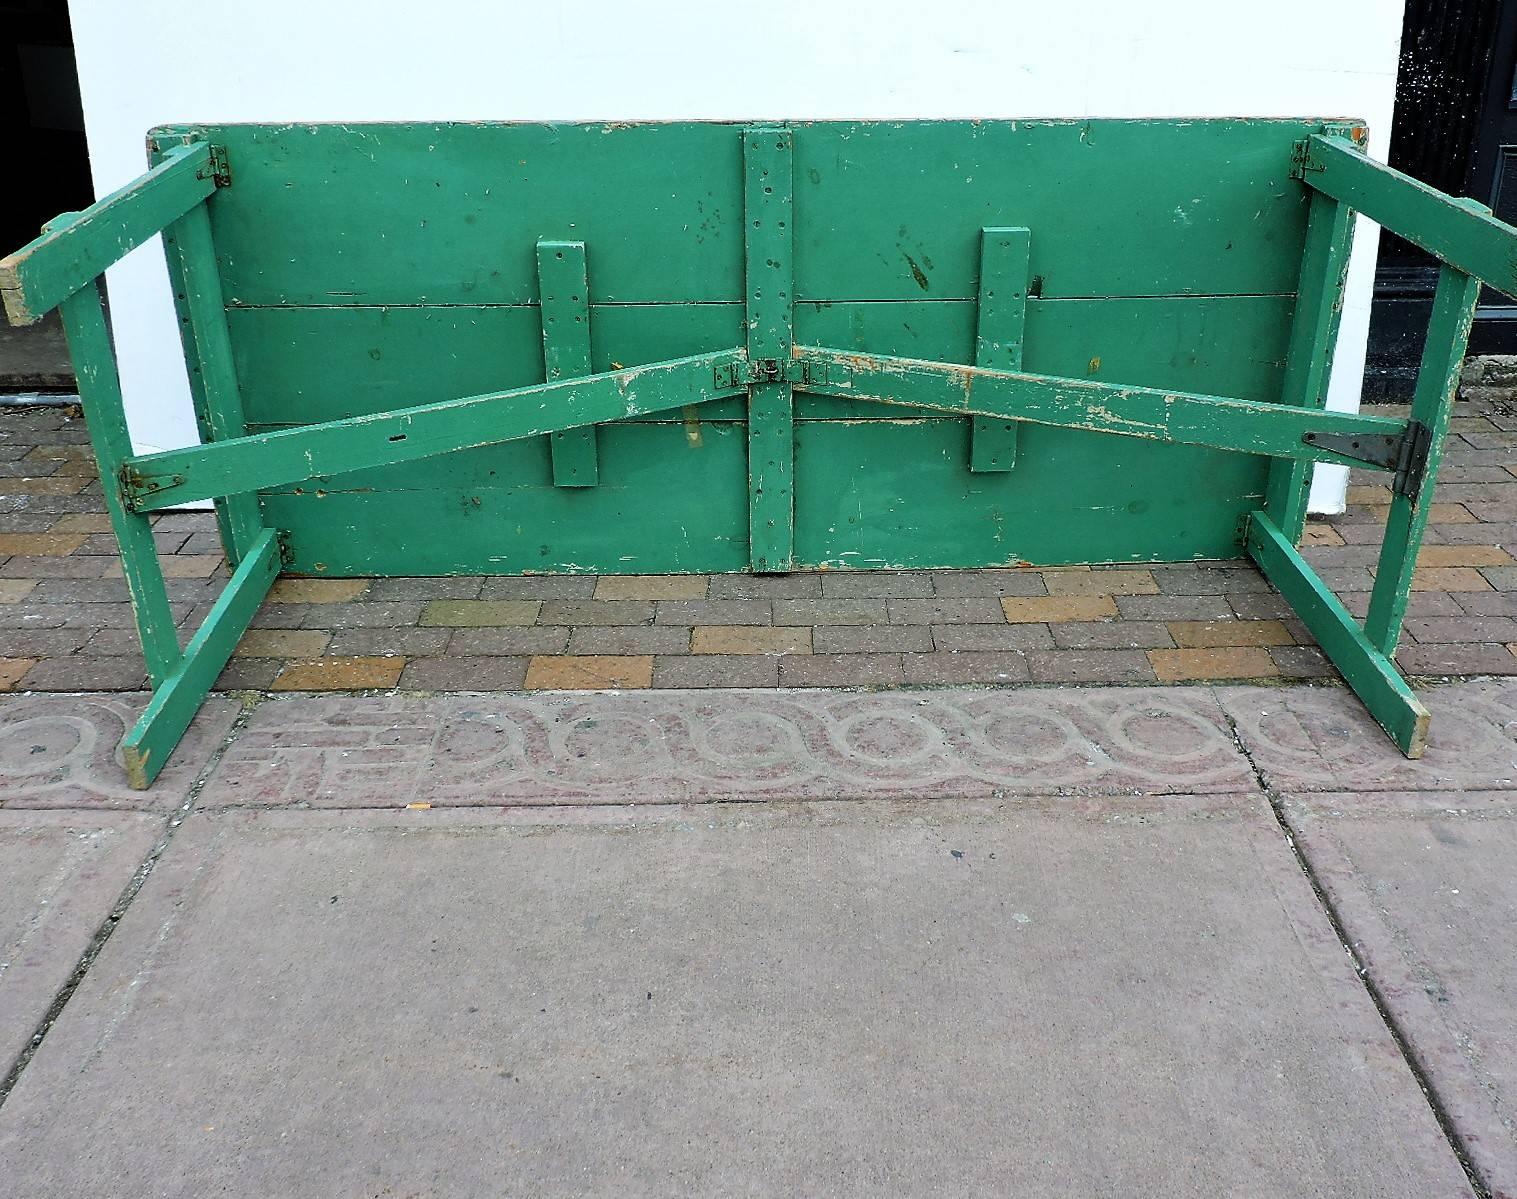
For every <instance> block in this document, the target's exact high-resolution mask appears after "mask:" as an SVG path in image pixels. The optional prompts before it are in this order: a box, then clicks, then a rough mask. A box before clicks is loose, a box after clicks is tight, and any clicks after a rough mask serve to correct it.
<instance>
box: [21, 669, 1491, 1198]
mask: <svg viewBox="0 0 1517 1199" xmlns="http://www.w3.org/2000/svg"><path fill="white" fill-rule="evenodd" d="M1428 699H1429V703H1430V706H1431V707H1432V709H1433V711H1434V724H1433V743H1432V748H1431V749H1430V751H1429V753H1428V755H1427V757H1425V758H1424V759H1423V760H1422V761H1420V762H1417V763H1408V762H1406V761H1405V760H1404V759H1402V758H1401V757H1400V756H1399V754H1397V753H1396V752H1395V750H1394V749H1393V748H1391V747H1390V746H1389V744H1388V743H1387V742H1385V741H1384V740H1383V738H1382V736H1381V735H1380V734H1379V732H1378V730H1376V729H1375V728H1374V727H1373V725H1371V724H1370V723H1369V721H1368V719H1367V718H1366V717H1365V716H1364V715H1363V712H1362V709H1361V708H1359V706H1358V705H1357V703H1356V702H1355V701H1354V699H1353V697H1352V696H1351V695H1349V694H1348V693H1346V692H1345V691H1343V690H1342V689H1339V688H1334V687H1312V688H1307V687H1284V688H1282V687H1274V688H1268V687H1217V688H1203V687H1190V688H1157V687H1151V688H1114V689H1110V688H1109V689H1079V688H1056V689H1052V688H1051V689H1036V688H1029V689H1018V690H994V691H979V690H951V689H950V690H938V691H931V692H882V693H874V694H865V693H859V692H836V691H820V690H813V691H804V692H795V691H788V692H787V691H762V692H741V691H725V692H724V691H711V692H703V693H688V692H675V691H669V692H646V693H641V694H627V693H620V694H617V693H599V694H592V693H574V694H558V695H552V694H543V695H537V696H531V695H522V694H510V695H506V694H479V695H439V696H405V695H394V696H380V697H367V698H366V697H356V696H330V695H328V696H319V695H310V696H308V695H291V696H283V697H277V698H271V699H266V700H263V701H262V702H261V703H258V704H257V705H256V706H255V707H252V708H251V709H249V710H241V709H240V708H239V706H238V705H237V703H236V702H234V701H233V700H232V699H230V698H218V699H216V700H215V701H214V702H213V703H212V704H210V705H208V706H207V708H206V710H205V711H204V712H203V713H202V714H201V717H200V718H199V720H198V721H197V724H196V726H195V728H194V729H193V730H192V733H191V736H190V737H189V738H188V739H187V741H186V743H185V747H184V750H183V751H182V752H181V755H180V757H179V758H178V759H176V762H175V764H174V766H173V767H172V769H171V771H170V772H168V773H166V774H165V776H164V778H163V780H162V781H161V783H160V786H159V787H157V788H155V789H154V790H153V791H150V792H147V793H136V792H130V791H127V790H125V788H124V787H123V786H122V785H121V780H120V777H119V773H118V772H117V771H116V769H115V768H114V766H113V763H112V762H111V761H110V755H109V749H110V747H111V746H112V745H114V743H115V739H116V738H117V737H119V735H120V730H121V727H122V725H123V723H124V722H125V721H126V720H128V719H129V718H130V716H131V714H132V711H133V710H134V708H135V706H136V705H138V704H140V702H141V700H140V698H136V697H129V696H120V695H113V696H105V697H102V696H82V697H75V696H21V695H18V696H14V697H9V698H5V699H0V830H3V833H0V872H3V873H4V875H5V877H6V878H7V880H8V881H13V885H11V886H8V887H6V888H4V889H0V938H3V940H0V944H3V945H4V946H5V950H4V957H3V959H0V961H3V968H0V1069H4V1068H5V1067H6V1066H7V1065H8V1064H9V1063H11V1062H14V1063H15V1066H14V1067H12V1068H11V1069H10V1072H9V1076H8V1077H7V1079H6V1081H5V1084H4V1097H3V1102H0V1180H4V1181H3V1182H0V1193H6V1194H11V1193H14V1194H17V1195H27V1196H31V1195H49V1196H51V1195H140V1194H154V1195H176V1196H177V1195H185V1196H190V1195H194V1196H201V1195H205V1194H208V1193H226V1194H237V1195H242V1194H247V1195H312V1196H316V1195H321V1196H331V1195H342V1196H347V1195H354V1196H357V1195H390V1194H394V1195H474V1194H480V1195H504V1194H532V1195H559V1194H563V1195H571V1194H618V1195H623V1194H639V1195H643V1194H646V1195H668V1194H693V1195H708V1194H764V1195H767V1194H777V1195H790V1194H840V1195H898V1194H899V1195H940V1194H941V1195H963V1194H1016V1195H1064V1194H1071V1193H1082V1194H1109V1195H1128V1194H1162V1195H1215V1194H1248V1195H1364V1196H1371V1195H1373V1196H1403V1195H1404V1196H1430V1195H1474V1194H1482V1193H1485V1194H1514V1193H1517V1136H1514V1133H1513V1115H1512V1113H1513V1105H1514V1103H1517V1033H1514V1030H1513V1023H1512V1021H1511V1019H1510V1011H1511V1010H1512V1002H1513V999H1514V998H1517V996H1514V990H1517V985H1514V984H1517V966H1514V960H1517V959H1514V955H1513V949H1514V945H1517V933H1514V932H1513V931H1512V930H1513V929H1514V928H1517V922H1514V921H1513V916H1514V915H1517V882H1514V880H1513V872H1512V871H1511V869H1510V863H1511V860H1512V850H1513V842H1514V836H1513V830H1514V824H1513V819H1514V816H1517V745H1514V742H1517V716H1514V709H1517V683H1513V682H1509V681H1504V680H1496V681H1490V680H1486V681H1479V680H1477V681H1473V682H1467V683H1461V684H1453V685H1450V686H1447V687H1443V688H1439V689H1435V690H1433V691H1431V692H1429V693H1428ZM734 801H744V802H734ZM760 801H761V802H760ZM1361 967H1362V969H1363V974H1362V975H1361Z"/></svg>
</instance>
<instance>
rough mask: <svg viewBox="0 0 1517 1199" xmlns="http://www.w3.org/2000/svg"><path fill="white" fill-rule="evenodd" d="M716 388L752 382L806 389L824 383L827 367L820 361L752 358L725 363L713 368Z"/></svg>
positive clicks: (744, 385) (749, 384) (723, 388)
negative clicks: (782, 384)
mask: <svg viewBox="0 0 1517 1199" xmlns="http://www.w3.org/2000/svg"><path fill="white" fill-rule="evenodd" d="M712 374H713V378H714V380H715V382H716V386H717V387H718V388H720V389H722V390H724V391H728V390H731V389H732V388H735V387H748V386H751V385H753V384H755V383H790V384H793V385H794V386H797V387H806V386H808V385H811V384H815V383H825V382H826V381H827V366H826V364H825V363H821V362H798V361H796V360H795V359H793V358H785V359H781V358H751V359H748V360H746V361H743V362H724V363H722V365H720V366H718V367H715V368H713V371H712Z"/></svg>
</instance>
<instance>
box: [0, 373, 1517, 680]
mask: <svg viewBox="0 0 1517 1199" xmlns="http://www.w3.org/2000/svg"><path fill="white" fill-rule="evenodd" d="M1434 499H1435V503H1434V506H1433V509H1432V520H1431V522H1430V524H1429V527H1428V532H1427V538H1426V543H1425V545H1424V548H1423V551H1422V557H1421V560H1420V564H1419V568H1418V571H1417V575H1416V579H1415V582H1414V589H1415V594H1414V595H1413V598H1412V604H1411V609H1410V614H1409V618H1408V620H1407V624H1406V635H1405V637H1404V639H1403V643H1402V647H1401V651H1400V654H1399V655H1398V656H1399V660H1400V664H1401V667H1402V669H1403V670H1405V671H1406V672H1407V673H1408V674H1409V675H1412V676H1432V677H1449V676H1460V675H1503V674H1517V558H1514V557H1513V555H1512V554H1511V553H1509V552H1508V547H1513V546H1517V410H1508V409H1507V408H1506V407H1504V406H1503V405H1502V404H1501V403H1500V402H1499V401H1491V400H1481V401H1478V402H1468V401H1467V402H1461V403H1460V405H1459V406H1458V410H1457V415H1456V417H1455V419H1454V421H1453V425H1452V430H1451V433H1450V437H1449V443H1448V447H1447V452H1446V455H1445V457H1444V463H1443V469H1442V472H1441V475H1440V481H1439V485H1438V489H1437V494H1436V496H1435V497H1434ZM1389 501H1390V493H1389V491H1388V490H1387V488H1386V487H1385V485H1384V481H1383V476H1379V475H1376V474H1374V473H1373V472H1366V473H1365V474H1364V476H1363V477H1362V478H1359V477H1356V478H1355V480H1354V484H1353V486H1352V487H1351V488H1350V491H1349V507H1348V510H1347V512H1345V513H1344V514H1343V515H1342V516H1337V517H1332V518H1330V519H1326V520H1321V521H1314V522H1313V523H1312V524H1311V525H1309V527H1308V529H1307V533H1306V537H1305V542H1304V544H1305V551H1304V552H1305V554H1306V556H1307V557H1308V559H1310V560H1311V562H1312V563H1313V564H1314V565H1315V566H1316V567H1317V568H1318V569H1319V570H1320V571H1321V573H1322V576H1323V578H1324V579H1325V580H1326V581H1327V582H1328V584H1329V585H1330V586H1332V587H1333V589H1334V590H1335V591H1337V593H1338V594H1339V596H1340V597H1341V598H1342V599H1343V601H1344V602H1345V604H1346V605H1347V606H1348V608H1349V610H1350V611H1352V612H1354V613H1355V614H1356V615H1360V616H1362V615H1363V614H1364V611H1365V607H1366V605H1367V604H1368V600H1369V591H1370V588H1371V586H1372V584H1373V580H1374V568H1375V562H1376V557H1377V554H1378V549H1379V544H1380V538H1381V535H1382V531H1383V527H1384V521H1385V516H1386V512H1387V506H1388V504H1389ZM155 529H156V532H157V539H158V544H159V549H160V552H161V554H162V555H163V562H164V568H165V574H166V575H167V576H168V579H169V583H168V586H169V593H170V598H171V600H172V601H173V604H174V610H175V613H176V615H177V616H178V618H179V620H180V622H181V628H182V630H183V635H184V637H186V638H187V637H188V635H189V633H190V631H191V630H193V629H194V627H195V626H196V624H197V623H198V622H199V620H200V619H201V617H203V616H204V614H205V612H206V610H207V609H208V608H209V606H210V604H211V602H212V600H213V599H214V598H215V596H216V594H217V592H218V591H219V589H220V588H221V586H222V585H223V583H224V582H225V579H226V568H225V565H224V563H223V561H222V558H221V553H220V547H219V544H218V542H217V538H216V534H215V531H214V527H213V522H212V520H211V518H210V516H209V514H206V513H167V514H164V515H162V516H160V517H158V518H157V519H156V522H155ZM1332 674H1333V671H1332V668H1331V667H1330V666H1329V665H1328V664H1327V663H1326V661H1325V660H1324V658H1323V657H1322V655H1321V653H1320V652H1319V651H1318V650H1317V648H1316V647H1315V645H1314V644H1313V642H1312V639H1311V637H1310V635H1309V634H1308V633H1307V632H1306V631H1305V630H1304V629H1303V628H1302V627H1301V625H1300V624H1299V622H1297V621H1296V620H1294V619H1293V618H1292V617H1291V615H1290V612H1289V609H1288V608H1286V607H1285V605H1284V603H1283V602H1282V601H1281V600H1280V598H1279V597H1278V596H1277V595H1275V594H1274V593H1273V592H1272V591H1271V590H1270V588H1269V586H1268V585H1267V584H1266V583H1265V581H1264V579H1263V578H1262V577H1261V576H1260V575H1259V573H1258V572H1257V571H1255V570H1254V569H1253V567H1252V566H1251V565H1249V564H1248V563H1246V562H1241V561H1234V562H1214V563H1186V564H1180V565H1164V566H1154V567H1138V568H1135V567H1109V568H1107V567H1101V568H1094V569H1091V568H1071V569H1061V570H1037V569H1031V568H1027V569H1012V570H967V571H941V572H926V571H882V572H870V573H857V574H843V573H825V572H823V573H805V574H794V575H788V576H780V577H764V578H755V577H750V576H737V575H734V576H724V575H718V576H711V577H705V576H680V577H675V578H668V577H661V578H636V577H632V578H628V577H611V576H607V577H604V578H602V577H597V576H594V575H575V576H558V577H492V578H461V579H383V580H373V581H366V580H357V579H282V580H280V581H279V583H277V584H276V586H275V589H274V592H273V594H272V595H271V596H270V598H269V601H268V602H267V603H266V604H265V605H264V607H263V609H262V610H261V611H260V612H259V614H258V616H257V618H256V620H255V621H254V627H253V629H252V630H251V631H250V632H249V633H248V635H247V637H246V638H245V639H244V640H243V643H242V644H241V646H239V648H238V651H237V656H236V658H235V659H234V660H233V662H232V663H231V664H230V665H229V666H228V668H227V670H226V672H225V673H224V674H223V676H222V678H221V680H220V683H219V686H220V687H221V688H222V689H255V690H275V691H283V690H302V691H309V690H325V689H333V690H367V689H383V688H392V687H401V688H407V689H417V690H438V691H447V690H495V689H500V690H518V689H528V690H536V689H556V688H572V689H581V688H602V687H618V688H648V687H651V688H692V687H718V686H720V687H777V686H778V687H837V686H889V685H900V684H905V685H917V684H975V683H1027V682H1044V683H1092V684H1102V683H1111V684H1141V683H1154V682H1165V683H1168V682H1183V681H1191V680H1208V681H1214V680H1259V679H1302V678H1314V677H1324V676H1331V675H1332ZM144 683H145V678H144V671H143V664H142V658H141V654H140V652H139V650H138V646H137V641H136V636H135V633H134V631H133V626H132V618H131V609H130V606H129V604H128V603H127V596H126V589H125V584H124V583H123V581H122V579H121V567H120V562H119V560H118V559H117V557H116V545H115V540H114V538H113V537H112V536H111V533H110V526H109V523H108V522H107V520H106V517H105V514H104V511H103V506H102V502H101V490H100V482H99V480H98V478H97V477H96V474H95V470H94V466H93V463H92V460H91V458H90V453H89V447H88V440H87V436H86V431H85V427H84V422H83V420H82V419H80V416H79V413H78V411H77V409H71V408H60V407H52V408H26V409H8V410H7V409H0V691H4V690H17V691H24V690H29V691H112V690H132V689H140V688H141V687H142V686H143V685H144Z"/></svg>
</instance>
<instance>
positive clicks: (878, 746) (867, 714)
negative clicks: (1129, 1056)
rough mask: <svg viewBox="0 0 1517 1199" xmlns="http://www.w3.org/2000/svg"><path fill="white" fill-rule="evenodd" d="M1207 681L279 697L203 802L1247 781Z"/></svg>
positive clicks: (484, 800) (1220, 787)
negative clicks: (1200, 684) (1187, 684)
mask: <svg viewBox="0 0 1517 1199" xmlns="http://www.w3.org/2000/svg"><path fill="white" fill-rule="evenodd" d="M1253 782H1254V779H1253V775H1252V773H1251V771H1250V770H1249V767H1248V763H1247V762H1246V761H1245V759H1244V758H1243V757H1242V755H1241V754H1239V753H1238V751H1237V747H1236V745H1235V743H1234V741H1233V739H1232V735H1231V733H1230V731H1229V729H1228V727H1227V722H1226V720H1225V719H1224V717H1223V714H1222V712H1221V710H1220V709H1219V707H1218V706H1217V703H1216V701H1215V699H1214V698H1213V696H1212V695H1211V694H1210V692H1209V691H1207V690H1206V689H1203V688H1188V689H1169V690H1161V689H1158V688H1135V687H1134V688H1123V687H1116V688H1095V689H1091V688H1023V689H1017V690H969V689H962V688H961V689H948V690H934V691H888V692H850V691H791V692H787V691H708V692H698V693H696V692H677V691H663V692H632V693H617V692H594V693H560V694H544V695H499V694H489V695H485V694H481V695H472V696H471V695H449V696H431V697H408V696H383V697H364V698H357V697H351V696H342V697H336V696H319V695H306V696H290V697H281V698H277V699H271V700H268V701H266V702H265V703H263V704H261V705H260V706H259V707H258V708H257V709H256V710H255V711H254V713H253V715H252V717H251V719H250V721H249V723H248V725H247V727H246V728H245V729H244V730H243V732H242V734H241V735H240V736H239V737H238V738H237V740H236V741H235V742H234V743H233V744H232V746H231V747H230V748H229V749H228V750H227V752H226V754H225V755H224V757H223V758H222V759H221V761H220V763H219V764H218V766H217V768H216V770H215V771H214V773H213V774H212V776H211V779H210V780H209V782H208V784H207V786H206V789H205V791H204V793H203V794H202V797H201V801H200V802H201V805H202V806H205V807H215V806H219V805H227V804H260V805H301V804H309V805H312V806H316V807H343V808H353V807H397V806H403V805H404V804H407V803H433V804H438V805H444V804H447V805H454V804H487V805H500V804H539V803H610V804H623V803H662V802H669V801H677V800H713V799H834V798H841V799H846V798H855V797H869V796H921V797H924V798H940V797H945V796H988V795H995V794H1012V793H1021V794H1028V793H1033V794H1050V793H1055V792H1065V793H1077V794H1107V795H1110V794H1150V795H1152V794H1166V793H1171V792H1188V793H1198V792H1213V791H1237V790H1240V789H1246V788H1248V787H1251V786H1252V785H1253Z"/></svg>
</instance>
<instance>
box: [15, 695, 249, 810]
mask: <svg viewBox="0 0 1517 1199" xmlns="http://www.w3.org/2000/svg"><path fill="white" fill-rule="evenodd" d="M146 706H147V696H145V695H6V696H0V807H5V808H80V807H83V808H134V809H139V810H142V811H155V812H166V811H172V810H173V809H174V808H177V807H178V806H179V805H180V804H182V803H183V802H184V800H185V797H186V796H187V795H188V794H189V790H190V788H191V787H192V786H193V785H194V783H195V780H196V779H197V778H199V777H200V772H201V771H202V770H203V769H204V768H205V765H206V763H207V762H209V761H210V759H211V755H212V754H213V753H214V752H215V751H216V749H217V747H218V746H220V744H221V743H222V741H223V740H224V739H225V737H226V735H227V733H228V731H230V729H231V727H232V723H233V721H235V720H236V718H237V713H238V712H239V711H240V707H239V705H238V704H237V702H236V701H235V700H232V699H228V698H225V697H222V696H212V697H211V698H210V699H209V700H208V701H207V702H206V703H205V705H204V706H203V707H202V708H201V709H200V712H199V714H198V715H197V716H196V717H195V720H194V722H193V723H192V724H191V725H190V727H189V731H188V732H186V733H185V735H184V740H183V741H181V742H180V743H179V748H178V749H177V750H175V751H174V756H173V757H172V758H171V759H170V760H169V763H168V765H167V766H165V767H164V769H163V773H162V774H160V775H159V776H158V781H157V782H156V783H154V784H153V787H152V790H150V791H133V790H132V789H131V788H130V787H128V786H127V784H126V771H125V769H124V768H123V767H122V765H121V761H120V757H119V753H118V747H119V745H120V742H121V738H122V737H123V736H124V735H125V733H126V730H127V729H129V728H131V726H132V723H133V722H134V721H135V720H136V719H137V717H138V715H140V714H141V712H142V709H143V708H144V707H146Z"/></svg>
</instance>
